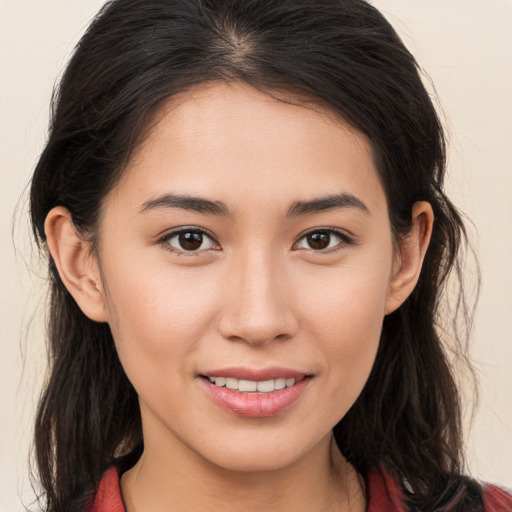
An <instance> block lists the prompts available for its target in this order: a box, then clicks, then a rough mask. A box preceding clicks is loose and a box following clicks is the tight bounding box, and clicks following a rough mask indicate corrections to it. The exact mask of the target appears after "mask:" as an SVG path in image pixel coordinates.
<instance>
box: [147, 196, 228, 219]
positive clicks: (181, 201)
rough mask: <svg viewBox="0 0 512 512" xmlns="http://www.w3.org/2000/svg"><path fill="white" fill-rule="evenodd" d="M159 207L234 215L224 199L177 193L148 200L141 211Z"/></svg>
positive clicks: (224, 215) (226, 215)
mask: <svg viewBox="0 0 512 512" xmlns="http://www.w3.org/2000/svg"><path fill="white" fill-rule="evenodd" d="M157 208H180V209H182V210H191V211H194V212H198V213H208V214H210V215H221V216H223V217H231V216H232V214H231V212H230V210H229V208H228V207H227V205H226V204H225V203H223V202H222V201H210V200H209V199H204V198H202V197H193V196H186V195H175V194H164V195H163V196H160V197H157V198H155V199H150V200H149V201H146V202H145V203H144V204H143V205H142V208H141V210H140V213H143V212H146V211H148V210H154V209H157Z"/></svg>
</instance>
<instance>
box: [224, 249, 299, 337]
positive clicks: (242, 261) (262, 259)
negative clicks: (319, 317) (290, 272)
mask: <svg viewBox="0 0 512 512" xmlns="http://www.w3.org/2000/svg"><path fill="white" fill-rule="evenodd" d="M277 259H279V258H276V257H275V256H273V255H272V254H265V253H264V251H263V250H256V251H253V252H252V253H251V254H248V253H247V252H245V253H244V254H241V255H239V257H238V258H236V259H234V261H233V263H232V265H230V267H229V269H228V270H227V274H228V277H227V279H226V281H225V287H224V300H223V301H222V302H223V307H222V310H221V313H220V321H219V324H218V328H219V331H220V333H221V335H222V336H223V337H224V338H227V339H230V340H232V341H244V342H246V343H248V344H250V345H253V346H259V345H264V344H267V343H269V342H271V341H273V340H278V339H279V340H286V339H289V338H292V337H293V336H295V335H296V334H297V331H298V328H299V324H298V319H297V316H296V314H295V311H294V307H293V302H294V301H293V299H294V297H293V292H292V290H291V289H290V287H289V286H287V282H288V280H287V279H286V276H285V272H284V268H283V263H281V264H279V262H277V261H276V260H277Z"/></svg>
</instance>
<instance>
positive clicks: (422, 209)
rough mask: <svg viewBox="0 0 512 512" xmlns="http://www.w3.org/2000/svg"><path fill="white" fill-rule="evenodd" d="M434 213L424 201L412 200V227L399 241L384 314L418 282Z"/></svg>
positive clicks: (397, 304) (391, 309)
mask: <svg viewBox="0 0 512 512" xmlns="http://www.w3.org/2000/svg"><path fill="white" fill-rule="evenodd" d="M433 224H434V213H433V211H432V206H431V205H430V203H428V202H426V201H418V202H416V203H414V205H413V208H412V220H411V230H410V232H409V233H408V234H407V236H406V237H404V239H403V240H401V241H400V246H399V248H398V250H397V254H396V256H395V264H394V268H393V273H392V276H391V281H390V283H389V289H388V296H387V300H386V309H385V314H386V315H387V314H389V313H392V312H393V311H395V310H396V309H398V308H399V307H400V306H401V305H402V304H403V302H404V301H405V300H406V299H407V297H408V296H409V295H410V294H411V292H412V291H413V290H414V287H415V286H416V283H417V282H418V279H419V276H420V272H421V267H422V265H423V260H424V258H425V254H426V252H427V249H428V245H429V243H430V237H431V235H432V227H433Z"/></svg>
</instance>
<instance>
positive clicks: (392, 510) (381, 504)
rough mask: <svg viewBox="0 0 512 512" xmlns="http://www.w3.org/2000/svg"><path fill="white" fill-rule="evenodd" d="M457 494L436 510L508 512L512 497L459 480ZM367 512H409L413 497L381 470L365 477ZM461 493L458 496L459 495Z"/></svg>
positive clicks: (394, 476)
mask: <svg viewBox="0 0 512 512" xmlns="http://www.w3.org/2000/svg"><path fill="white" fill-rule="evenodd" d="M460 479H461V482H459V483H460V484H461V485H460V486H459V492H457V493H456V494H455V495H452V499H451V500H449V502H448V503H445V505H444V506H441V508H440V509H437V508H436V510H452V511H454V512H455V511H461V512H462V511H463V512H470V511H471V512H512V494H510V492H508V491H506V490H505V489H502V488H501V487H498V486H496V485H491V484H487V485H483V486H481V485H480V484H478V483H477V482H475V481H473V480H471V479H468V478H466V477H460ZM367 486H368V489H367V490H368V508H367V512H412V511H417V510H418V509H416V508H415V507H414V506H412V505H411V504H412V503H413V501H414V500H413V497H414V493H413V492H412V489H410V486H409V485H408V483H407V481H406V480H405V479H404V478H400V477H399V476H397V474H396V473H395V472H393V471H390V470H388V469H386V468H384V467H382V466H380V467H376V468H374V469H373V470H372V471H370V473H369V474H368V478H367ZM460 491H462V492H460Z"/></svg>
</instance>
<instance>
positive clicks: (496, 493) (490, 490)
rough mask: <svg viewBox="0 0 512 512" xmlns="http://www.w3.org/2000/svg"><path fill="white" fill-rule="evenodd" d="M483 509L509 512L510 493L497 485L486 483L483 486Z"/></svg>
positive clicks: (511, 504) (492, 511)
mask: <svg viewBox="0 0 512 512" xmlns="http://www.w3.org/2000/svg"><path fill="white" fill-rule="evenodd" d="M483 500H484V510H485V512H511V511H512V494H510V493H509V492H507V491H506V490H505V489H502V488H501V487H498V486H497V485H490V484H488V485H486V486H485V487H484V494H483Z"/></svg>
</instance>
